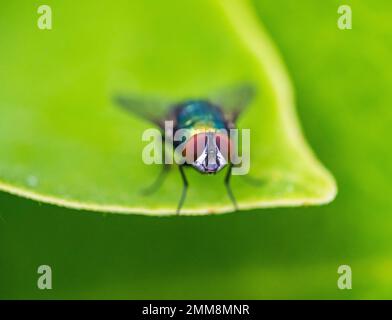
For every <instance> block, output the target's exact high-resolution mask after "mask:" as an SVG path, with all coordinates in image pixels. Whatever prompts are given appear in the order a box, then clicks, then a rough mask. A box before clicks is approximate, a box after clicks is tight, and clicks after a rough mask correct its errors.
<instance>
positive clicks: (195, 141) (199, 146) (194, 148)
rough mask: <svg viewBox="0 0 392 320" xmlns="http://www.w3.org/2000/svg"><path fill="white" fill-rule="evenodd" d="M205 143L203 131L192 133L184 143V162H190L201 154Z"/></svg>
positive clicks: (205, 138)
mask: <svg viewBox="0 0 392 320" xmlns="http://www.w3.org/2000/svg"><path fill="white" fill-rule="evenodd" d="M206 145H207V135H206V134H205V133H197V134H195V135H193V136H192V137H191V138H190V139H189V140H188V142H187V143H186V145H185V148H184V150H183V152H182V155H183V156H184V157H185V159H186V163H188V164H192V163H194V162H195V161H196V159H197V158H199V157H200V156H201V154H202V153H203V151H204V149H205V147H206Z"/></svg>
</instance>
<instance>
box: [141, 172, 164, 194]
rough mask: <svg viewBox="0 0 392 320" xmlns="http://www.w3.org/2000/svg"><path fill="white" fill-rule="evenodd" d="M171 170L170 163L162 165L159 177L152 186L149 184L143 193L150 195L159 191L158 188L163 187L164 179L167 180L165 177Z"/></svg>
mask: <svg viewBox="0 0 392 320" xmlns="http://www.w3.org/2000/svg"><path fill="white" fill-rule="evenodd" d="M169 170H170V166H169V165H168V164H164V165H163V166H162V169H161V171H160V172H159V175H158V177H157V178H156V179H155V181H154V182H153V183H152V184H151V185H150V186H148V187H147V188H145V189H143V190H142V195H144V196H149V195H151V194H153V193H155V192H156V191H158V189H159V188H160V187H161V185H162V183H163V181H165V178H166V176H167V174H168V172H169Z"/></svg>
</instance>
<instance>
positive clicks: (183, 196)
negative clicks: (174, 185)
mask: <svg viewBox="0 0 392 320" xmlns="http://www.w3.org/2000/svg"><path fill="white" fill-rule="evenodd" d="M178 168H179V169H180V174H181V178H182V193H181V198H180V202H179V203H178V207H177V214H178V215H179V214H180V211H181V208H182V205H183V204H184V201H185V198H186V191H187V189H188V180H187V178H186V176H185V172H184V167H183V166H181V165H180V166H178Z"/></svg>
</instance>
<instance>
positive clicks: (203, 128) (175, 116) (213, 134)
mask: <svg viewBox="0 0 392 320" xmlns="http://www.w3.org/2000/svg"><path fill="white" fill-rule="evenodd" d="M254 95H255V90H254V88H253V86H251V85H248V84H245V85H240V86H236V87H233V88H229V89H227V90H224V91H222V92H220V93H218V94H216V95H212V96H211V97H208V98H202V99H188V100H184V101H181V102H179V103H167V102H164V101H162V100H161V99H146V98H137V97H134V96H125V95H117V96H115V101H116V103H117V104H118V105H119V106H121V107H123V108H124V109H126V110H127V111H130V112H132V113H133V114H135V115H137V116H139V117H141V118H144V119H146V120H149V121H150V122H153V123H154V124H155V125H156V126H158V127H159V128H160V130H161V133H162V140H163V142H165V143H167V142H168V141H164V139H165V138H164V136H165V135H164V133H165V121H172V122H173V125H174V127H173V129H174V133H175V132H177V130H180V129H188V130H190V132H191V134H190V135H189V136H188V138H187V140H186V141H184V142H183V143H184V146H185V147H184V150H183V156H184V157H185V159H186V162H185V163H184V164H180V165H179V166H178V167H179V171H180V175H181V178H182V182H183V188H182V193H181V197H180V200H179V203H178V206H177V214H179V213H180V211H181V208H182V206H183V204H184V201H185V198H186V192H187V189H188V180H187V177H186V175H185V171H184V167H185V166H190V167H193V168H194V169H196V170H197V171H198V172H200V173H201V174H216V173H217V172H219V171H220V170H222V169H223V168H224V167H226V166H227V167H228V170H227V173H226V176H225V180H224V183H225V186H226V190H227V194H228V196H229V198H230V200H231V202H232V203H233V205H234V208H235V209H236V210H237V209H238V206H237V201H236V199H235V197H234V194H233V192H232V189H231V186H230V177H231V175H232V168H233V166H234V164H233V163H232V161H231V159H232V157H231V156H232V153H233V150H234V149H233V141H231V139H230V137H229V136H228V135H227V134H224V133H222V132H225V131H226V132H228V131H229V130H230V129H235V128H236V122H237V119H238V117H239V115H240V114H241V113H242V111H243V110H244V109H245V108H246V106H248V105H249V103H250V102H251V100H252V99H253V97H254ZM172 143H173V145H174V147H176V146H177V145H178V144H179V142H172ZM196 146H197V148H196ZM199 146H201V148H199ZM169 168H170V167H169V165H167V164H164V165H163V167H162V170H161V173H160V174H159V176H158V177H157V179H156V180H155V182H154V183H153V184H152V185H151V187H150V188H149V189H148V191H147V192H146V193H148V194H150V193H152V192H155V191H156V190H157V189H158V188H159V187H160V185H161V183H162V182H163V179H164V177H165V176H166V173H167V172H168V169H169Z"/></svg>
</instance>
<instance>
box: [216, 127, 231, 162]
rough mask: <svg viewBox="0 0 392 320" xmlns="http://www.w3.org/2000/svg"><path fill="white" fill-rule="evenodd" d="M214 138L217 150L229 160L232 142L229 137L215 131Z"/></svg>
mask: <svg viewBox="0 0 392 320" xmlns="http://www.w3.org/2000/svg"><path fill="white" fill-rule="evenodd" d="M215 139H216V146H217V147H218V149H219V151H220V152H221V154H222V155H223V157H224V158H225V159H226V161H229V158H230V152H233V144H232V142H231V140H230V138H229V137H228V136H227V134H225V133H216V134H215Z"/></svg>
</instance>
